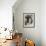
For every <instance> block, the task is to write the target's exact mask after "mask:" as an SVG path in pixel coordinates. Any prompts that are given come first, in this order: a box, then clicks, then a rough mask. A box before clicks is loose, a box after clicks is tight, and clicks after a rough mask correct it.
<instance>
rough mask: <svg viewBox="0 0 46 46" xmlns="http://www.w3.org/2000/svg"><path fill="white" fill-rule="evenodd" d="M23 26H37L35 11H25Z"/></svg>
mask: <svg viewBox="0 0 46 46" xmlns="http://www.w3.org/2000/svg"><path fill="white" fill-rule="evenodd" d="M23 27H24V28H34V27H35V13H23Z"/></svg>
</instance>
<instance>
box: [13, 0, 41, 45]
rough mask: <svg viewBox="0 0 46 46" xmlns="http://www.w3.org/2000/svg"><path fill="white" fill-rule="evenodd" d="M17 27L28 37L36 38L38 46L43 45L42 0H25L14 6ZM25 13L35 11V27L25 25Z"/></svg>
mask: <svg viewBox="0 0 46 46" xmlns="http://www.w3.org/2000/svg"><path fill="white" fill-rule="evenodd" d="M13 13H14V19H15V22H14V23H15V28H16V29H17V30H18V32H21V33H23V37H24V38H25V39H26V38H27V39H31V40H34V42H35V44H36V46H41V25H40V17H41V0H23V1H22V2H21V3H20V4H19V5H18V3H17V8H16V5H14V6H13ZM23 13H35V28H24V27H23Z"/></svg>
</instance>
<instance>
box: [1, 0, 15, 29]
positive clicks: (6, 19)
mask: <svg viewBox="0 0 46 46" xmlns="http://www.w3.org/2000/svg"><path fill="white" fill-rule="evenodd" d="M15 2H16V0H0V27H7V28H9V29H12V6H13V4H14V3H15Z"/></svg>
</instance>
